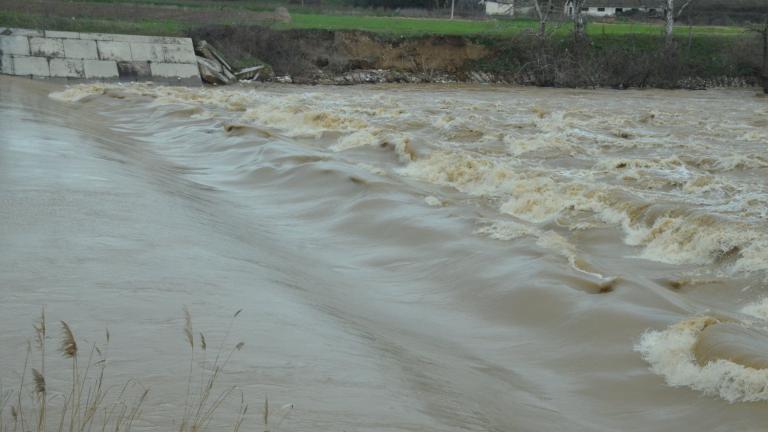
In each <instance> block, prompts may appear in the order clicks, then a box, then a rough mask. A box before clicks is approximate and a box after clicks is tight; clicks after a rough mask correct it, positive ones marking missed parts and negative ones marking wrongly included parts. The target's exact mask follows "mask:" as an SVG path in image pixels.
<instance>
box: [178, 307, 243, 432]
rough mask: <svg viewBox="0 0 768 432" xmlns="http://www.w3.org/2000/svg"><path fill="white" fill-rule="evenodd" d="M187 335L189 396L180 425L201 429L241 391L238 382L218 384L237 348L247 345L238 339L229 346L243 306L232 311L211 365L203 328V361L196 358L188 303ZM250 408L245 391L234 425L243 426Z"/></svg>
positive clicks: (185, 431) (182, 431) (184, 431)
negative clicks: (193, 385)
mask: <svg viewBox="0 0 768 432" xmlns="http://www.w3.org/2000/svg"><path fill="white" fill-rule="evenodd" d="M183 311H184V335H185V338H186V341H187V344H188V345H189V347H190V368H189V374H188V376H187V394H186V396H185V398H184V399H185V403H184V414H183V417H182V420H181V423H180V426H179V432H201V431H204V430H206V429H207V428H208V426H209V424H210V422H211V420H212V419H213V416H214V414H215V413H216V411H217V410H218V409H219V408H220V407H221V405H222V404H223V403H224V402H225V401H226V400H227V399H228V398H229V397H230V396H231V395H232V393H234V392H235V391H237V390H238V389H237V386H229V387H226V388H224V389H221V390H219V389H218V387H217V384H218V381H219V380H220V378H221V374H222V373H223V372H224V368H225V367H226V366H227V364H228V363H229V361H230V359H231V358H232V355H233V354H234V352H235V351H240V350H241V349H242V348H243V346H244V345H245V344H244V343H243V342H238V343H237V344H235V345H234V346H231V348H227V346H228V343H229V335H230V333H231V331H232V326H233V324H234V321H235V319H236V318H237V317H238V316H239V315H240V313H241V312H242V309H240V310H238V311H237V312H235V313H234V315H232V318H231V319H230V321H229V325H228V326H227V331H226V333H225V334H224V338H223V339H222V341H221V344H220V345H219V349H218V351H217V352H216V356H215V358H214V360H213V362H212V363H211V364H210V365H207V364H206V363H207V355H208V342H207V341H206V338H205V335H204V334H203V333H202V332H200V343H199V344H198V345H197V346H198V348H199V349H200V351H201V352H200V354H201V355H202V362H200V363H196V362H195V341H194V338H193V337H192V335H193V334H194V332H193V328H192V315H191V314H190V313H189V309H187V308H186V307H184V310H183ZM196 366H197V368H199V371H198V373H199V375H200V379H199V384H198V385H197V387H196V388H193V387H192V382H193V381H194V376H195V375H196V371H195V367H196ZM247 410H248V406H247V405H246V404H245V403H244V397H243V395H242V392H241V407H240V410H239V411H238V418H237V420H236V422H235V426H234V429H235V430H239V429H240V427H241V425H242V423H243V420H244V418H245V414H246V412H247Z"/></svg>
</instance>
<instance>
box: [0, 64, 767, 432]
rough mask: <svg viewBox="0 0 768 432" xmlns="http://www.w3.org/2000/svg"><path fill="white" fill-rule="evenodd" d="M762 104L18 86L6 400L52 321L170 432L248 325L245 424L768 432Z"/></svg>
mask: <svg viewBox="0 0 768 432" xmlns="http://www.w3.org/2000/svg"><path fill="white" fill-rule="evenodd" d="M756 93H757V92H756V91H754V90H727V91H726V90H712V91H705V92H683V91H623V92H618V91H606V90H593V91H585V90H557V89H535V88H497V87H456V86H423V87H422V86H399V87H398V86H391V87H390V86H381V87H378V86H370V87H365V86H363V87H344V88H342V87H301V86H278V85H265V86H260V87H232V88H222V89H217V88H182V87H159V86H152V85H149V84H132V85H101V84H88V85H80V86H72V87H64V86H61V85H57V84H50V83H41V82H32V81H26V80H22V79H16V78H8V77H0V329H1V331H0V365H2V368H0V380H3V382H4V383H15V382H17V381H18V378H19V374H20V372H21V370H22V366H23V362H24V356H25V351H26V341H27V340H28V339H30V338H31V337H32V336H33V331H32V325H33V323H34V322H35V319H36V317H37V316H38V314H39V312H40V308H41V307H42V306H43V305H45V307H46V311H47V314H48V316H49V320H50V321H51V322H54V321H56V320H66V321H67V322H68V323H69V324H70V325H71V327H72V328H73V329H74V330H75V333H77V335H78V337H79V338H80V339H82V340H84V342H83V344H85V343H87V341H96V340H99V339H100V338H103V334H104V329H105V328H109V330H110V333H111V342H110V353H109V359H110V360H109V362H110V366H109V368H110V379H111V380H114V382H120V381H121V380H123V381H124V380H125V379H128V378H137V379H139V380H141V381H142V382H143V383H144V384H145V385H146V386H148V387H151V389H152V390H151V393H150V396H149V404H148V405H147V406H146V407H145V410H144V411H145V413H144V416H143V417H142V420H141V422H140V424H139V425H138V427H139V428H140V429H142V430H148V431H162V430H169V429H171V428H174V427H176V426H173V425H174V423H173V422H174V420H173V419H174V418H176V417H177V414H178V413H179V412H180V410H181V409H183V407H182V406H183V399H184V394H185V389H186V385H187V380H186V370H187V368H188V363H189V360H188V358H189V356H188V350H189V348H188V347H187V345H186V342H185V340H184V335H183V332H182V327H183V326H184V319H183V315H182V312H181V310H182V307H183V306H185V305H186V306H187V307H188V308H189V310H190V311H191V314H192V317H193V322H194V325H195V329H196V330H195V331H196V332H197V330H198V329H199V330H201V331H205V332H206V336H207V337H208V339H209V340H213V341H215V340H218V339H220V338H222V337H223V334H224V333H225V331H226V329H227V326H228V322H229V318H230V317H231V316H232V314H233V312H234V311H236V310H238V309H241V308H242V309H243V312H242V314H241V315H240V316H239V317H238V319H237V320H236V322H235V324H234V325H233V330H232V336H231V338H232V340H242V341H243V342H245V346H244V347H243V348H242V349H241V350H240V351H239V352H237V353H236V355H235V356H233V359H232V361H231V362H230V363H229V365H228V367H227V370H226V373H225V374H224V376H223V378H222V379H223V381H224V384H236V385H238V386H239V387H240V388H242V389H243V392H244V393H245V396H246V398H248V399H249V400H250V401H251V403H252V406H253V408H252V409H251V410H250V411H249V413H248V418H247V419H246V423H245V425H246V426H244V429H245V430H260V429H258V428H259V424H260V418H261V413H260V412H259V411H260V408H259V407H260V404H261V403H262V402H260V401H263V398H264V395H266V394H268V395H269V398H270V401H273V403H274V404H275V405H282V404H288V403H292V404H294V409H293V411H292V412H291V413H290V415H289V416H288V417H287V418H286V420H285V422H284V423H283V424H282V425H281V428H280V430H285V431H387V430H389V431H500V432H511V431H550V430H551V431H554V430H562V431H669V430H675V431H701V430H719V431H758V430H765V427H766V424H768V406H766V401H768V301H764V298H765V296H766V295H768V281H767V280H766V274H768V273H766V272H768V152H766V148H767V146H768V99H765V98H760V97H757V96H756ZM52 326H54V325H53V324H52ZM57 332H58V328H56V332H53V334H52V335H51V339H52V341H51V343H52V344H57V343H58V333H57ZM217 338H218V339H217ZM51 362H52V364H55V362H56V360H51ZM49 370H51V372H50V374H51V378H50V382H49V387H51V388H55V387H56V385H57V383H58V384H61V383H63V382H65V379H66V378H67V371H66V369H65V368H63V369H61V370H58V371H57V369H56V368H55V367H54V366H50V367H49ZM52 392H53V390H52ZM237 402H238V403H239V401H237ZM229 408H230V407H224V409H223V410H224V411H223V412H224V413H223V414H222V416H221V418H220V419H219V420H217V421H220V422H221V423H214V424H215V425H219V426H216V427H214V430H231V428H230V429H226V428H225V427H224V425H225V424H226V421H227V414H226V409H229ZM248 425H250V426H248Z"/></svg>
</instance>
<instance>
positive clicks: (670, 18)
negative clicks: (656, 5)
mask: <svg viewBox="0 0 768 432" xmlns="http://www.w3.org/2000/svg"><path fill="white" fill-rule="evenodd" d="M664 17H665V18H666V24H665V26H664V35H665V39H666V42H667V47H670V46H672V44H673V43H674V42H675V39H674V37H673V32H674V30H675V0H667V6H666V9H665V10H664Z"/></svg>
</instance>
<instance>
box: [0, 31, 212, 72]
mask: <svg viewBox="0 0 768 432" xmlns="http://www.w3.org/2000/svg"><path fill="white" fill-rule="evenodd" d="M0 73H2V74H6V75H21V76H29V77H33V78H56V79H65V80H91V81H108V80H120V81H156V82H164V83H182V84H187V85H189V84H193V85H200V84H201V81H200V72H199V71H198V68H197V58H196V57H195V50H194V47H193V46H192V39H189V38H170V37H155V36H133V35H119V34H104V33H74V32H62V31H50V30H27V29H17V28H0Z"/></svg>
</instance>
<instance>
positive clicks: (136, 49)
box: [131, 42, 163, 62]
mask: <svg viewBox="0 0 768 432" xmlns="http://www.w3.org/2000/svg"><path fill="white" fill-rule="evenodd" d="M131 56H132V60H134V61H156V62H161V61H163V53H162V52H161V51H160V50H159V49H157V47H156V46H155V45H152V44H148V43H138V42H131Z"/></svg>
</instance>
